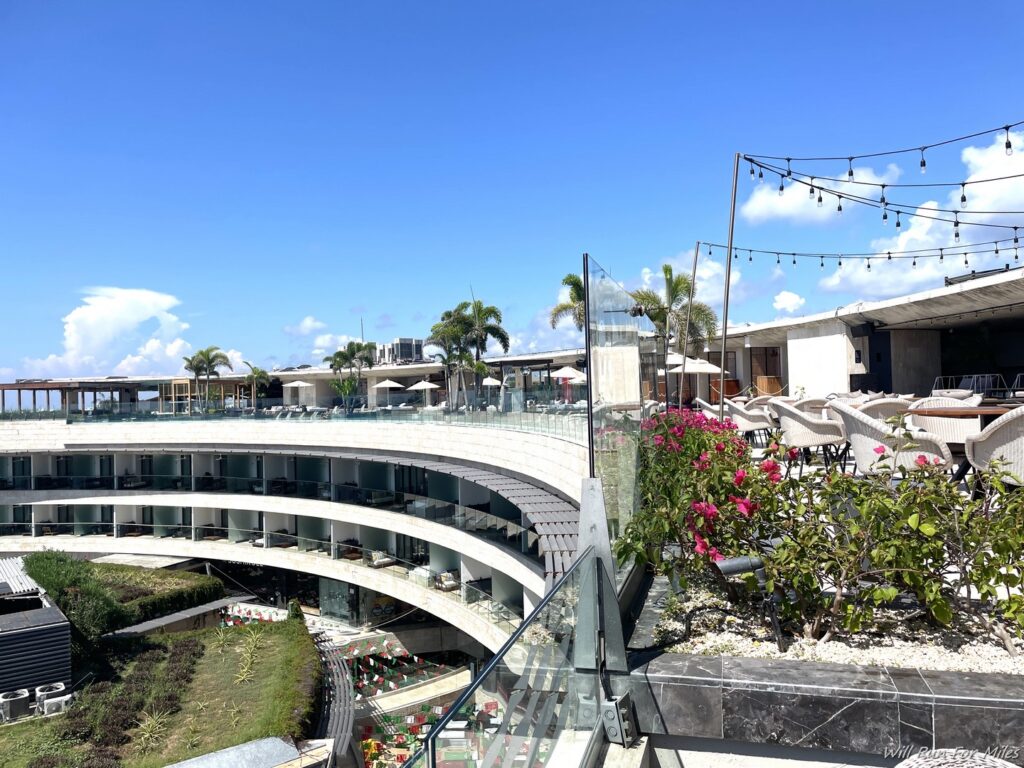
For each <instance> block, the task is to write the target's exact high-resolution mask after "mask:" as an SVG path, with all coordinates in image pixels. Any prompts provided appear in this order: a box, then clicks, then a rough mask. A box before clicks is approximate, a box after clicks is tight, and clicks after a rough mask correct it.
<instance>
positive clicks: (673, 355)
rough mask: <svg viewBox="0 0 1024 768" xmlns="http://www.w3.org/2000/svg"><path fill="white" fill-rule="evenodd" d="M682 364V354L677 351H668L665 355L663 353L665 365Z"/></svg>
mask: <svg viewBox="0 0 1024 768" xmlns="http://www.w3.org/2000/svg"><path fill="white" fill-rule="evenodd" d="M682 364H683V356H682V355H680V354H679V353H678V352H669V353H668V354H667V355H665V365H666V366H669V365H682Z"/></svg>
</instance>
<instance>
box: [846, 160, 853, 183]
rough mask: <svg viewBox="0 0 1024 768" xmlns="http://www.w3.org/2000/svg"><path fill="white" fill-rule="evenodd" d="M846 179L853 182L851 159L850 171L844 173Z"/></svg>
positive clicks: (851, 161)
mask: <svg viewBox="0 0 1024 768" xmlns="http://www.w3.org/2000/svg"><path fill="white" fill-rule="evenodd" d="M846 178H847V179H849V180H850V181H853V158H852V157H851V158H850V169H849V170H848V171H847V172H846Z"/></svg>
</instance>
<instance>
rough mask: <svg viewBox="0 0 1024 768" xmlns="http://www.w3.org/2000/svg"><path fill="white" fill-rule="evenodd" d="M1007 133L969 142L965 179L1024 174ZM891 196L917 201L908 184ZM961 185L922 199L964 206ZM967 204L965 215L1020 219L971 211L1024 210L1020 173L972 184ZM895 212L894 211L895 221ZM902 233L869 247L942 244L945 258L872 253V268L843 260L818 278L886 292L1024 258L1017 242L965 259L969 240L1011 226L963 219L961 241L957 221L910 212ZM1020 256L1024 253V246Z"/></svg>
mask: <svg viewBox="0 0 1024 768" xmlns="http://www.w3.org/2000/svg"><path fill="white" fill-rule="evenodd" d="M1010 133H1011V140H1012V141H1013V144H1014V146H1015V147H1019V148H1021V149H1024V133H1021V132H1015V131H1011V132H1010ZM1004 142H1005V134H999V135H997V136H996V137H995V138H994V139H993V141H992V143H990V144H988V145H986V146H983V147H967V148H965V149H964V150H963V152H962V153H961V160H962V161H963V163H964V166H965V170H966V173H965V175H964V180H965V181H972V180H975V179H990V178H997V177H1001V176H1011V175H1015V174H1024V152H1014V153H1013V154H1012V155H1010V156H1007V155H1006V152H1005V148H1004V146H1003V144H1004ZM898 192H899V197H898V198H897V196H896V191H893V192H892V193H891V194H890V195H889V196H890V197H891V198H892V199H894V200H897V199H898V200H899V201H900V202H914V201H913V199H912V198H910V197H908V196H907V194H906V193H907V192H908V190H899V191H898ZM960 194H961V191H960V188H959V187H956V188H954V189H953V190H951V191H950V192H949V195H948V197H947V198H946V199H945V200H941V201H935V200H931V201H927V202H925V203H918V204H920V205H923V206H925V210H924V211H923V212H924V213H928V209H935V208H946V209H957V210H961V209H960ZM962 210H963V212H964V213H963V218H965V219H967V220H970V221H980V222H998V223H1010V224H1016V223H1017V221H1015V220H1007V219H1006V217H1000V216H997V215H992V214H984V213H974V214H972V213H971V211H972V210H973V211H1020V210H1024V183H1022V182H1021V179H1007V180H1005V181H995V182H989V183H986V184H976V185H973V186H972V185H968V187H967V206H966V208H964V209H962ZM928 215H934V216H937V217H940V218H942V219H947V218H951V216H952V215H951V214H945V213H928ZM892 219H893V217H892V216H890V222H892ZM904 222H905V225H904V227H903V228H902V230H901V231H900V234H899V235H894V236H892V237H885V238H879V239H876V240H873V241H871V243H870V244H869V246H868V247H867V248H865V249H864V250H866V251H873V252H879V253H884V252H886V251H890V250H891V251H906V250H917V249H925V250H932V251H934V250H937V249H939V248H942V249H945V256H944V258H943V260H942V261H941V262H940V261H939V260H938V259H936V258H927V259H920V260H918V261H917V265H916V266H915V265H914V263H913V259H912V258H911V259H898V258H893V260H892V261H889V260H888V259H886V258H884V257H883V258H878V259H872V261H871V270H870V271H869V270H868V269H867V266H866V264H865V263H864V262H863V261H856V262H854V261H851V262H844V263H843V267H842V269H838V268H836V269H835V270H834V271H832V272H831V273H830V274H828V275H826V276H825V277H824V278H822V279H821V280H820V281H819V286H820V287H821V288H824V289H825V290H829V291H844V292H851V293H855V294H857V295H858V296H860V297H863V298H887V297H891V296H899V295H901V294H905V293H908V292H912V291H915V290H921V289H924V288H927V287H935V286H938V285H941V284H942V279H943V278H944V277H945V276H948V275H954V276H955V275H963V274H966V273H969V272H970V271H971V270H985V269H993V268H998V267H1001V266H1003V265H1004V264H1007V263H1008V264H1010V265H1011V266H1016V265H1019V264H1021V263H1022V262H1014V258H1013V255H1014V254H1013V247H1012V245H1011V246H1010V247H1007V245H1006V244H1005V243H1004V244H1003V245H1002V246H1001V251H1000V254H999V256H998V257H997V256H995V255H994V254H992V253H991V252H990V253H987V254H974V253H972V254H970V255H969V256H968V259H967V260H968V264H967V265H966V266H965V265H964V246H965V245H968V244H971V243H983V242H990V241H992V240H996V239H1000V238H1003V239H1005V238H1008V237H1012V232H1011V231H1010V230H1006V229H992V228H986V227H972V226H965V225H961V227H960V229H961V235H960V243H959V244H957V243H956V242H955V238H954V236H953V227H952V225H951V224H949V223H947V222H945V221H933V220H931V219H924V218H920V217H907V218H905V219H904ZM1021 256H1022V257H1024V251H1022V253H1021Z"/></svg>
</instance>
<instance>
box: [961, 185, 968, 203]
mask: <svg viewBox="0 0 1024 768" xmlns="http://www.w3.org/2000/svg"><path fill="white" fill-rule="evenodd" d="M960 207H961V208H966V207H967V185H966V184H961V185H960Z"/></svg>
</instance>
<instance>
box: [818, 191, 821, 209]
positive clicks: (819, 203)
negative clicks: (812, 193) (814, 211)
mask: <svg viewBox="0 0 1024 768" xmlns="http://www.w3.org/2000/svg"><path fill="white" fill-rule="evenodd" d="M818 207H819V208H821V190H820V189H819V190H818Z"/></svg>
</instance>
